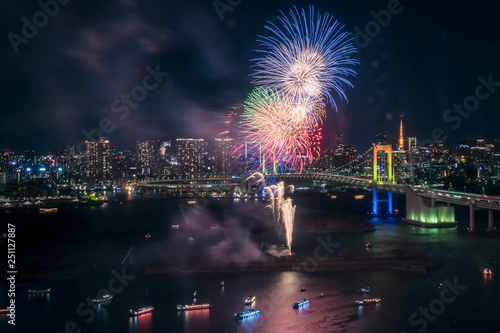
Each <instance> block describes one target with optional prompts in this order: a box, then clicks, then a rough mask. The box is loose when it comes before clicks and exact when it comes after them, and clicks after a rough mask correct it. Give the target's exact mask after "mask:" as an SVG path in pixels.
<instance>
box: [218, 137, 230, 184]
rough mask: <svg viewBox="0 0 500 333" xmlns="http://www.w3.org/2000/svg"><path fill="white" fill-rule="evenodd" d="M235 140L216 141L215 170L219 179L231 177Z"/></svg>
mask: <svg viewBox="0 0 500 333" xmlns="http://www.w3.org/2000/svg"><path fill="white" fill-rule="evenodd" d="M232 146H233V139H229V138H228V139H219V138H216V139H215V163H214V164H215V165H214V167H215V170H214V173H215V174H216V175H217V176H218V177H228V176H231V175H230V172H231V164H232V162H233V158H232Z"/></svg>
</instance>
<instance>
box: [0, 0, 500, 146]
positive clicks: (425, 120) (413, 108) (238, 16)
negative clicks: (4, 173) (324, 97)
mask: <svg viewBox="0 0 500 333" xmlns="http://www.w3.org/2000/svg"><path fill="white" fill-rule="evenodd" d="M42 1H44V0H42ZM47 1H48V0H47ZM60 1H61V2H66V1H67V0H60ZM222 2H223V3H228V1H226V0H225V1H222ZM239 2H240V1H237V0H233V1H229V3H233V4H237V5H236V6H232V7H234V8H232V11H226V12H224V13H223V20H222V21H221V19H220V17H219V15H218V13H217V11H216V10H215V8H214V6H213V1H211V0H206V1H168V0H167V1H148V0H146V1H132V0H115V1H103V0H99V1H94V0H86V1H81V0H71V1H69V2H68V3H67V4H65V5H59V7H60V8H59V10H58V12H57V13H56V14H55V15H54V17H51V18H49V19H48V22H47V24H46V25H42V26H41V27H40V28H38V33H37V34H36V35H35V36H33V37H32V38H28V39H26V41H27V43H20V44H19V45H17V48H18V52H17V53H16V52H15V50H14V48H13V46H12V43H11V41H9V37H8V36H9V35H8V34H9V33H11V32H12V33H14V34H17V35H19V36H22V31H21V30H22V27H23V25H24V23H23V21H22V20H21V19H22V18H23V17H26V18H27V19H28V20H29V21H30V22H33V14H35V13H36V12H38V11H39V10H41V8H40V6H39V5H38V4H37V3H36V1H19V0H7V1H3V2H2V10H1V14H0V15H1V16H2V17H1V23H0V25H1V29H2V36H3V37H2V49H1V61H0V66H1V72H2V76H1V78H0V89H1V94H2V98H1V99H0V113H1V114H0V119H1V121H0V149H2V148H9V149H13V150H15V151H16V152H21V151H24V150H26V149H34V150H35V152H36V153H45V152H47V151H49V150H51V151H55V150H57V149H59V148H64V147H65V146H66V145H69V144H71V145H73V144H77V143H78V142H79V141H81V140H85V139H86V138H85V136H84V135H83V134H82V131H83V130H87V131H91V130H93V129H96V128H99V123H100V121H101V120H102V119H105V118H108V119H110V123H108V124H107V125H106V126H107V127H108V129H109V127H112V126H115V128H114V129H113V130H112V131H111V132H110V133H108V134H106V137H107V138H109V140H110V141H111V143H112V145H118V146H119V147H121V148H123V149H134V150H135V147H134V143H135V141H136V140H145V139H152V140H153V139H173V138H176V137H203V138H207V139H209V138H212V137H213V136H214V135H215V134H217V133H218V131H219V129H220V122H221V121H222V117H221V115H222V114H223V113H224V112H227V111H228V110H230V109H231V107H234V106H235V105H238V104H240V103H242V102H243V100H244V99H245V96H246V95H247V94H248V93H249V92H250V91H251V90H252V84H251V83H250V81H251V79H250V78H249V74H250V73H251V68H250V65H251V62H250V59H252V58H254V57H256V52H253V50H254V49H258V48H259V47H260V46H259V44H258V43H257V42H256V38H257V36H258V35H263V34H268V33H267V31H266V29H265V28H264V25H265V24H266V21H268V20H270V21H272V22H276V23H277V16H278V15H279V11H280V10H283V11H285V12H288V9H289V8H290V7H291V6H292V5H296V6H297V7H306V6H309V5H314V6H315V8H316V9H317V10H320V11H321V12H325V11H326V12H328V13H330V14H332V15H333V16H334V17H335V18H336V19H338V20H339V21H340V22H341V24H343V25H345V29H346V30H348V31H352V32H353V37H354V36H355V35H356V33H354V31H355V27H358V28H360V29H361V30H365V27H366V24H367V23H369V22H370V21H374V17H373V16H372V15H371V14H370V12H371V11H375V12H379V11H380V10H386V9H387V7H388V1H374V0H369V1H368V0H366V1H334V0H328V1H295V2H291V1H276V0H273V1H269V0H266V1H260V0H253V1H250V0H243V1H241V3H239ZM389 2H391V3H392V2H393V1H389ZM238 3H239V4H238ZM397 8H398V10H399V13H397V14H393V15H391V21H390V22H389V23H388V24H387V25H386V27H381V29H380V32H379V33H378V34H376V33H374V37H373V38H372V39H371V41H370V43H369V44H368V45H366V46H364V45H363V46H364V47H362V48H360V53H359V54H358V55H357V58H358V60H359V62H360V65H358V66H356V68H355V69H356V71H357V73H358V75H357V77H355V78H353V79H351V82H352V83H353V84H354V88H353V89H351V88H346V90H345V92H346V95H347V97H348V98H349V103H344V102H339V103H338V105H339V109H338V113H337V112H336V111H335V110H333V109H331V107H330V108H329V109H328V110H327V118H326V121H325V125H324V129H323V135H324V142H323V147H324V148H331V147H332V145H333V136H334V135H335V134H337V133H338V134H344V137H345V143H347V144H354V145H356V147H357V148H358V151H363V150H366V148H368V147H369V145H370V144H371V143H372V142H373V141H374V138H375V135H376V134H377V133H378V132H383V133H385V134H387V136H388V137H389V138H390V139H391V140H392V138H393V137H395V136H397V135H398V127H399V126H398V125H399V124H398V123H399V115H400V114H401V113H404V116H405V126H406V128H405V136H410V135H411V136H417V137H418V139H419V140H422V139H424V138H428V139H430V138H431V137H432V131H433V129H434V128H437V127H439V128H442V129H443V131H444V133H445V135H447V136H448V138H447V140H445V144H446V145H447V146H451V145H452V144H455V143H456V142H457V141H458V140H459V139H460V138H463V137H465V136H466V135H471V136H472V137H475V138H484V139H486V140H488V141H492V140H493V139H495V138H500V133H499V130H498V128H499V124H500V115H499V112H498V111H499V105H500V62H499V59H500V42H499V38H498V33H499V31H500V20H499V19H498V15H499V13H500V10H499V9H500V5H499V2H498V1H494V0H492V1H478V2H472V1H465V0H462V1H453V2H450V1H417V0H413V1H410V0H402V1H401V2H400V6H399V7H397ZM42 23H43V22H42ZM371 26H372V27H373V24H371ZM11 36H12V35H11ZM358 46H360V45H358ZM147 66H149V67H150V68H151V69H153V70H154V69H155V68H156V67H157V66H158V67H159V69H160V71H161V72H168V73H169V75H168V76H167V77H162V78H160V80H162V82H161V83H159V84H158V85H157V86H156V88H154V89H152V90H151V91H148V92H147V97H146V98H145V99H144V100H143V101H141V102H140V103H138V104H137V105H136V106H135V108H128V109H129V113H128V115H126V116H125V113H124V111H123V112H113V107H112V104H113V102H114V101H115V100H116V99H119V98H120V96H121V95H122V94H130V92H131V90H132V89H133V88H134V87H136V86H137V85H142V84H143V78H144V76H145V75H146V74H148V72H147V70H146V67H147ZM489 75H491V77H492V80H493V81H495V82H499V84H498V87H497V88H495V87H493V88H492V89H496V91H494V92H491V93H490V94H489V96H488V98H484V100H482V101H480V104H479V107H478V108H477V110H476V111H474V112H472V113H471V114H470V116H468V118H467V119H463V121H462V123H461V124H460V125H459V126H458V123H457V122H456V121H454V122H445V121H444V120H443V114H444V113H445V111H446V110H447V109H449V108H452V107H453V104H454V103H457V104H462V103H463V101H464V99H465V98H466V97H468V96H474V94H475V90H476V87H477V86H478V84H479V83H480V82H479V81H478V77H479V76H482V77H484V78H485V79H486V80H487V79H488V76H489ZM153 83H154V81H150V82H149V84H151V85H152V84H153ZM481 92H482V93H483V95H484V94H485V93H486V92H487V90H484V89H483V90H482V91H481ZM469 100H471V99H469ZM118 105H120V106H123V105H124V104H118ZM115 111H116V109H115ZM452 125H457V126H454V127H455V129H454V128H453V127H452Z"/></svg>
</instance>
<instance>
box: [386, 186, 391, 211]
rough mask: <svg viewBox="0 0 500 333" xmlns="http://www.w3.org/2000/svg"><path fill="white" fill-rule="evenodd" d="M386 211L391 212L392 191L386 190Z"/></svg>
mask: <svg viewBox="0 0 500 333" xmlns="http://www.w3.org/2000/svg"><path fill="white" fill-rule="evenodd" d="M387 213H388V214H392V192H390V191H389V192H387Z"/></svg>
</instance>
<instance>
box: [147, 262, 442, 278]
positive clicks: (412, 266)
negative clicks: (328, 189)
mask: <svg viewBox="0 0 500 333" xmlns="http://www.w3.org/2000/svg"><path fill="white" fill-rule="evenodd" d="M312 262H315V263H316V264H317V265H316V267H315V268H314V266H311V265H310V264H311V263H312ZM441 265H443V263H441V262H439V261H437V260H434V259H432V258H408V259H398V258H395V259H391V258H374V259H351V260H346V259H327V260H323V261H316V260H314V259H312V260H309V259H308V258H294V259H293V260H287V261H281V262H251V263H245V264H243V263H240V264H227V265H219V266H215V265H194V266H171V267H169V266H144V268H143V270H142V273H143V274H168V273H181V274H182V273H234V274H239V273H240V274H241V273H260V272H286V271H304V273H312V272H345V271H376V270H383V271H386V270H391V271H405V272H412V273H420V274H422V275H426V273H427V269H428V268H430V267H437V266H441ZM303 267H305V269H304V268H303ZM306 269H307V271H306ZM308 271H310V272H308Z"/></svg>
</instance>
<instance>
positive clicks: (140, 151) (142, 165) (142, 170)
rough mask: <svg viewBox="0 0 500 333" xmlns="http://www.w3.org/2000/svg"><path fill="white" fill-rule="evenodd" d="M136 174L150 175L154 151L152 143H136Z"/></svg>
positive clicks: (153, 161)
mask: <svg viewBox="0 0 500 333" xmlns="http://www.w3.org/2000/svg"><path fill="white" fill-rule="evenodd" d="M137 161H138V173H139V174H141V175H148V176H150V175H152V173H153V166H154V163H155V149H154V142H153V141H149V140H148V141H142V142H137Z"/></svg>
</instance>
